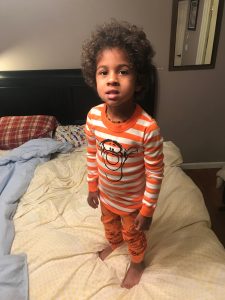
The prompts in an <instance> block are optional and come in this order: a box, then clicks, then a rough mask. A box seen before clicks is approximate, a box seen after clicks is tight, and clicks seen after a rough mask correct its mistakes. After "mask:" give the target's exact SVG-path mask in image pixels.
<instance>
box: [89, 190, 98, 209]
mask: <svg viewBox="0 0 225 300" xmlns="http://www.w3.org/2000/svg"><path fill="white" fill-rule="evenodd" d="M87 202H88V204H89V205H90V206H91V207H92V208H97V207H98V205H99V196H98V191H96V192H89V194H88V197H87Z"/></svg>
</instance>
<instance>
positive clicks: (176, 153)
mask: <svg viewBox="0 0 225 300" xmlns="http://www.w3.org/2000/svg"><path fill="white" fill-rule="evenodd" d="M163 154H164V164H165V166H170V167H173V166H179V165H181V164H182V162H183V158H182V155H181V152H180V149H179V148H178V147H177V146H176V145H175V144H174V143H173V142H171V141H167V142H163Z"/></svg>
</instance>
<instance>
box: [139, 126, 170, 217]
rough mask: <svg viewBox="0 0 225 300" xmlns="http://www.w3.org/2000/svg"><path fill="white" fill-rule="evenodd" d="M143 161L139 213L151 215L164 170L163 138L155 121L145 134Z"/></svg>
mask: <svg viewBox="0 0 225 300" xmlns="http://www.w3.org/2000/svg"><path fill="white" fill-rule="evenodd" d="M144 162H145V175H146V187H145V192H144V197H143V200H142V208H141V210H140V213H141V214H142V215H143V216H146V217H151V216H152V215H153V213H154V210H155V208H156V204H157V200H158V197H159V192H160V188H161V182H162V178H163V170H164V163H163V139H162V137H161V135H160V130H159V128H158V126H157V124H156V123H153V125H152V126H151V127H150V128H149V129H148V132H146V134H145V138H144Z"/></svg>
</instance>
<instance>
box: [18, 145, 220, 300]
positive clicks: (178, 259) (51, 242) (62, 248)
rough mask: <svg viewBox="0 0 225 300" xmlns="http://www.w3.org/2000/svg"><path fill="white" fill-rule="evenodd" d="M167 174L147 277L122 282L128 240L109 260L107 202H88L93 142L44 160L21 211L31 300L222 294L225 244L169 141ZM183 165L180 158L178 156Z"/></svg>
mask: <svg viewBox="0 0 225 300" xmlns="http://www.w3.org/2000/svg"><path fill="white" fill-rule="evenodd" d="M164 149H165V152H166V153H165V156H166V157H165V162H166V168H165V177H164V179H163V184H162V189H161V192H160V198H159V203H158V206H157V208H156V211H155V214H154V218H153V223H152V225H151V228H150V230H149V231H148V232H147V239H148V249H147V253H146V258H145V263H146V269H145V271H144V273H143V275H142V278H141V281H140V283H139V284H138V285H137V286H135V287H133V288H132V289H131V290H127V289H124V288H121V287H120V284H121V281H122V280H123V277H124V275H125V273H126V270H127V269H128V267H129V256H128V252H127V248H126V245H125V244H124V245H122V246H121V247H120V248H119V249H117V250H115V251H114V252H113V253H112V254H111V255H110V256H109V257H108V258H107V259H106V260H105V261H101V260H100V259H99V257H98V255H97V252H98V251H99V250H102V249H103V248H104V247H105V246H106V245H107V242H106V240H105V237H104V230H103V226H102V224H101V221H100V211H99V209H96V210H94V209H92V208H90V207H89V206H88V205H87V201H86V197H87V184H86V157H85V156H86V153H85V149H83V150H82V151H80V152H73V153H71V154H62V155H61V154H60V155H59V157H57V159H54V160H51V161H48V162H46V163H45V164H42V165H40V166H38V167H37V169H36V171H35V176H34V177H33V179H32V181H31V183H30V185H29V188H28V190H27V192H26V194H25V195H24V196H23V197H22V198H21V201H20V204H19V206H18V209H17V212H16V215H15V217H14V221H15V228H16V236H15V239H14V242H13V247H12V253H13V254H18V253H21V252H23V253H26V254H27V259H28V269H29V282H30V287H29V293H30V299H31V300H45V299H46V300H50V299H54V300H61V299H71V300H88V299H91V300H102V299H107V300H121V299H122V300H137V299H143V300H145V299H146V300H148V299H157V300H174V299H179V300H180V299H185V300H189V299H190V300H199V299H204V300H215V299H216V300H222V299H224V295H225V284H224V282H225V251H224V248H223V246H222V245H221V243H220V242H219V241H218V239H217V237H216V236H215V234H214V233H213V231H212V230H211V229H210V219H209V215H208V212H207V210H206V207H205V204H204V200H203V197H202V194H201V192H200V190H199V189H198V188H197V187H196V185H195V184H194V183H193V182H192V180H191V179H190V178H189V177H188V176H187V175H186V174H185V173H184V172H183V171H182V169H181V168H180V167H179V166H178V165H179V163H181V162H182V158H181V157H180V153H179V151H178V149H177V148H176V147H175V146H174V145H173V144H171V143H167V144H166V147H164ZM175 162H176V163H177V165H176V163H175Z"/></svg>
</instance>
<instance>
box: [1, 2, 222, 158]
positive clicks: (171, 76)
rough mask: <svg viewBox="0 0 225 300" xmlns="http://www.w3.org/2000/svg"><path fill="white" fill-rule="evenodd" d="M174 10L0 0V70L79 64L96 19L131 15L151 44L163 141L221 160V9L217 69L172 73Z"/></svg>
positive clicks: (162, 5)
mask: <svg viewBox="0 0 225 300" xmlns="http://www.w3.org/2000/svg"><path fill="white" fill-rule="evenodd" d="M171 13H172V0H113V1H111V0H110V1H109V0H0V71H1V70H31V69H67V68H79V67H80V52H81V45H82V41H83V40H84V39H86V38H87V37H88V36H89V34H90V32H91V31H92V30H93V29H94V28H95V25H96V24H102V23H103V22H104V21H107V20H109V19H110V18H112V17H114V18H116V19H118V20H127V21H129V22H133V23H135V24H137V25H139V26H142V27H143V29H144V30H145V31H146V33H147V36H148V38H149V39H150V40H151V42H152V44H153V47H154V49H155V51H156V55H155V59H154V62H155V64H156V66H157V67H158V75H159V95H158V108H157V120H158V123H159V125H160V127H161V131H162V134H163V136H164V138H165V140H172V141H173V142H175V143H176V144H177V146H178V147H180V148H181V151H182V153H183V156H184V160H185V162H204V161H206V162H207V161H209V162H210V161H211V162H216V161H217V162H220V161H225V117H224V112H225V84H224V78H225V59H224V53H225V14H224V17H223V24H222V30H221V38H220V43H219V48H218V55H217V63H216V68H215V69H212V70H195V71H180V72H169V71H168V62H169V47H170V26H171V25H170V24H171ZM0 101H1V99H0Z"/></svg>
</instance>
